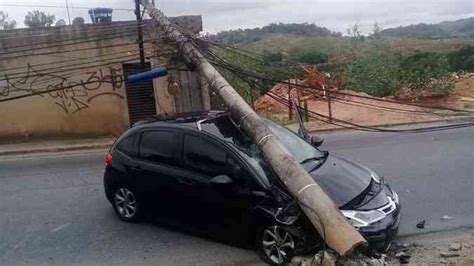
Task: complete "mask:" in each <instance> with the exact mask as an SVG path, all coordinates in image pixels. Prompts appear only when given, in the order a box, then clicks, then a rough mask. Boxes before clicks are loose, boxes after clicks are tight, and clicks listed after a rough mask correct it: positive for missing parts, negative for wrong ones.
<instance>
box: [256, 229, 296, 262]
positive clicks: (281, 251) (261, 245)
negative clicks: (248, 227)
mask: <svg viewBox="0 0 474 266" xmlns="http://www.w3.org/2000/svg"><path fill="white" fill-rule="evenodd" d="M297 241H298V238H297V236H296V234H295V229H293V228H292V227H290V226H285V225H277V224H272V225H266V226H262V227H261V228H260V229H259V230H258V231H257V235H256V247H257V251H258V253H259V255H260V257H261V258H262V259H263V261H265V262H266V263H268V264H271V265H284V264H287V263H289V262H290V261H291V258H292V257H293V256H294V255H295V251H296V249H297V244H298V243H297Z"/></svg>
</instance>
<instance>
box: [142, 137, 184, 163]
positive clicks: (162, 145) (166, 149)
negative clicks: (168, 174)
mask: <svg viewBox="0 0 474 266" xmlns="http://www.w3.org/2000/svg"><path fill="white" fill-rule="evenodd" d="M174 137H175V134H174V133H173V132H171V131H145V132H143V133H142V137H141V141H140V149H139V156H140V158H142V159H145V160H148V161H152V162H157V163H162V164H167V165H172V166H176V165H178V161H177V160H176V158H175V156H174V153H175V149H176V148H177V147H176V145H175V141H174V140H173V138H174Z"/></svg>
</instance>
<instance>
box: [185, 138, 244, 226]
mask: <svg viewBox="0 0 474 266" xmlns="http://www.w3.org/2000/svg"><path fill="white" fill-rule="evenodd" d="M218 175H227V176H229V177H230V178H231V179H232V181H233V183H232V184H230V185H224V186H220V185H216V184H213V183H212V182H211V180H212V179H213V178H214V177H216V176H218ZM245 175H248V171H247V169H246V166H245V165H244V164H242V162H241V160H240V159H239V158H238V157H237V156H236V154H234V153H233V152H232V150H231V149H229V148H228V147H226V146H225V145H224V144H223V143H220V142H219V141H217V140H215V139H212V138H211V137H208V136H206V135H204V134H199V135H198V134H193V133H185V134H184V135H183V151H182V171H181V172H180V176H179V177H178V178H179V179H180V182H181V183H182V185H181V186H180V187H181V189H182V190H181V191H180V194H182V195H183V198H185V200H186V201H187V202H188V204H187V206H188V207H189V209H188V211H187V213H188V214H190V215H192V218H191V219H192V220H193V221H195V222H196V223H197V224H198V225H200V226H201V227H204V229H208V230H210V231H213V232H218V233H228V232H231V231H235V230H232V229H237V230H238V229H241V228H239V227H247V226H246V225H247V224H248V223H249V218H250V217H249V209H250V208H251V206H252V197H251V194H250V191H251V188H250V187H249V186H248V182H246V181H245V179H246V178H250V176H245Z"/></svg>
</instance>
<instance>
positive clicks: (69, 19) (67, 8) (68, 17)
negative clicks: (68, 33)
mask: <svg viewBox="0 0 474 266" xmlns="http://www.w3.org/2000/svg"><path fill="white" fill-rule="evenodd" d="M66 10H67V19H68V21H69V25H71V15H69V3H68V1H67V0H66Z"/></svg>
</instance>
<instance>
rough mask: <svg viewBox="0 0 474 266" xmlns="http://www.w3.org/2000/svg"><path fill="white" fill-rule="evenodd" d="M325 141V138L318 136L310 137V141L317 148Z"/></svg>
mask: <svg viewBox="0 0 474 266" xmlns="http://www.w3.org/2000/svg"><path fill="white" fill-rule="evenodd" d="M323 142H324V139H323V138H321V137H318V136H311V138H310V139H309V143H310V144H311V145H312V146H313V147H315V148H318V147H319V146H321V144H323Z"/></svg>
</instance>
